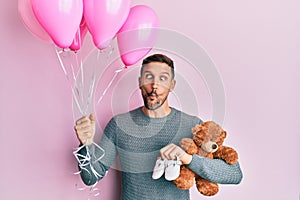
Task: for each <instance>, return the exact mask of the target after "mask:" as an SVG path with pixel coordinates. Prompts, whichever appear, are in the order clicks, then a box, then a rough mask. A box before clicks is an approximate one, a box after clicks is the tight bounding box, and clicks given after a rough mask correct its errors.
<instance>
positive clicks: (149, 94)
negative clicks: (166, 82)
mask: <svg viewBox="0 0 300 200" xmlns="http://www.w3.org/2000/svg"><path fill="white" fill-rule="evenodd" d="M153 94H155V96H158V95H157V93H156V91H155V90H152V91H151V92H149V93H147V95H148V96H151V95H153Z"/></svg>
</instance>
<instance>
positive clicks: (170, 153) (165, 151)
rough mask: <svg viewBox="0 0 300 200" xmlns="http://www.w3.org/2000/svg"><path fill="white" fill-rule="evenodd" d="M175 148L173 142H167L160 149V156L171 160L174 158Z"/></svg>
mask: <svg viewBox="0 0 300 200" xmlns="http://www.w3.org/2000/svg"><path fill="white" fill-rule="evenodd" d="M176 148H177V146H176V145H175V144H169V145H167V146H165V147H164V148H162V149H161V150H160V154H161V157H162V158H163V159H168V160H172V159H175V158H176V153H177V151H176Z"/></svg>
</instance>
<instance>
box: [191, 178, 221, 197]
mask: <svg viewBox="0 0 300 200" xmlns="http://www.w3.org/2000/svg"><path fill="white" fill-rule="evenodd" d="M196 186H197V189H198V191H199V192H200V193H201V194H203V195H205V196H213V195H215V194H217V193H218V191H219V186H218V184H217V183H213V182H210V181H207V180H205V179H203V178H201V177H199V176H197V177H196Z"/></svg>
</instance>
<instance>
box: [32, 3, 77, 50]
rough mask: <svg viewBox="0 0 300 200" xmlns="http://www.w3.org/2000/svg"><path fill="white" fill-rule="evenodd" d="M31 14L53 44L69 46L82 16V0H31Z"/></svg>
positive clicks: (63, 46)
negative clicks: (32, 13)
mask: <svg viewBox="0 0 300 200" xmlns="http://www.w3.org/2000/svg"><path fill="white" fill-rule="evenodd" d="M31 4H32V9H33V12H34V14H35V16H36V18H37V20H38V21H39V22H40V24H41V25H42V27H43V28H44V29H45V31H46V32H47V33H48V34H49V35H50V37H51V38H52V40H53V42H54V43H55V44H56V45H57V46H59V47H61V48H67V47H69V46H71V44H72V42H73V39H74V37H75V34H76V32H77V29H78V27H79V24H80V21H81V18H82V14H83V3H82V0H31Z"/></svg>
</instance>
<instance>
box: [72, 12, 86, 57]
mask: <svg viewBox="0 0 300 200" xmlns="http://www.w3.org/2000/svg"><path fill="white" fill-rule="evenodd" d="M87 31H88V29H87V26H86V23H85V20H84V17H82V19H81V22H80V25H79V28H78V30H77V32H76V34H75V37H74V40H73V42H72V44H71V46H70V49H71V50H73V51H77V50H79V49H80V48H81V45H82V43H83V40H84V37H85V35H86V33H87Z"/></svg>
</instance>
